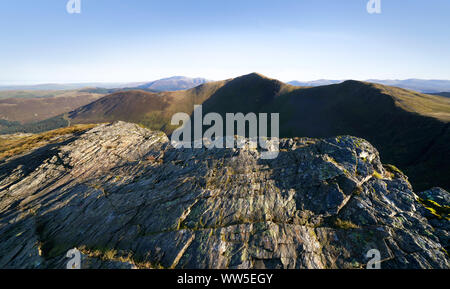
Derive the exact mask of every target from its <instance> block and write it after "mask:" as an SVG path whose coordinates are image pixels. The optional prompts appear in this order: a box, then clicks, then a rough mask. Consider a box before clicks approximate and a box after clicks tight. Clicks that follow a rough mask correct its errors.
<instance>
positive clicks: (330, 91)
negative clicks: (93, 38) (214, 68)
mask: <svg viewBox="0 0 450 289" xmlns="http://www.w3.org/2000/svg"><path fill="white" fill-rule="evenodd" d="M150 87H151V86H150ZM195 104H203V112H204V113H205V114H206V113H208V112H217V113H220V114H223V115H224V114H225V113H228V112H229V113H237V112H243V113H248V112H255V113H259V112H268V113H270V112H277V113H280V136H281V137H305V136H306V137H320V138H322V137H332V136H338V135H352V136H357V137H361V138H364V139H367V140H369V141H370V142H371V143H372V144H374V146H375V147H377V148H378V149H379V150H380V153H381V157H382V160H383V161H384V162H387V163H392V164H394V165H396V166H398V167H400V168H401V169H402V170H405V172H406V173H407V175H408V176H410V177H411V181H412V183H413V185H414V186H415V188H416V189H418V190H423V189H428V188H430V187H433V186H441V187H443V188H445V189H449V188H450V179H449V178H448V172H449V171H450V164H449V163H448V161H447V160H448V158H449V157H450V148H449V146H448V143H450V131H449V121H450V98H447V97H442V96H434V95H429V94H421V93H418V92H414V91H410V90H406V89H402V88H397V87H391V86H384V85H380V84H373V83H368V82H360V81H345V82H342V83H339V84H332V85H326V86H318V87H307V88H305V87H297V86H292V85H289V84H286V83H283V82H280V81H278V80H275V79H270V78H267V77H265V76H263V75H260V74H257V73H252V74H249V75H245V76H242V77H238V78H235V79H229V80H224V81H215V82H207V83H204V84H202V85H200V86H197V87H195V88H191V89H188V90H181V91H164V92H149V91H144V90H126V91H118V92H114V93H112V94H109V95H107V96H105V97H102V98H100V99H98V100H96V101H94V102H92V103H89V104H87V105H85V106H82V107H80V108H77V109H75V110H73V111H71V112H69V113H67V114H65V115H60V116H58V117H53V118H50V119H48V120H44V121H41V122H38V123H35V124H28V125H26V126H22V127H18V126H17V124H14V123H13V124H11V123H9V124H8V123H3V130H2V128H1V127H2V124H0V132H3V133H5V132H8V131H9V132H14V131H21V132H37V131H42V130H48V129H51V128H57V127H63V126H67V125H69V124H78V123H79V124H82V123H104V122H113V121H117V120H122V121H127V122H134V123H138V124H141V125H143V126H145V127H148V128H150V129H152V130H162V131H164V132H166V133H167V134H170V133H171V132H172V131H173V130H174V129H175V127H172V126H171V125H170V120H171V117H172V115H173V114H174V113H176V112H186V113H192V110H193V107H194V105H195Z"/></svg>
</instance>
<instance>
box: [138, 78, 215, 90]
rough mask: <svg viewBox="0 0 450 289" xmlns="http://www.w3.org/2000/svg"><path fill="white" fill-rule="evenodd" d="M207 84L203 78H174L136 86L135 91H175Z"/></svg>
mask: <svg viewBox="0 0 450 289" xmlns="http://www.w3.org/2000/svg"><path fill="white" fill-rule="evenodd" d="M207 82H208V80H206V79H204V78H189V77H184V76H174V77H169V78H163V79H160V80H156V81H152V82H149V83H145V84H142V85H140V86H138V87H137V89H151V90H157V91H176V90H186V89H191V88H194V87H196V86H199V85H202V84H205V83H207Z"/></svg>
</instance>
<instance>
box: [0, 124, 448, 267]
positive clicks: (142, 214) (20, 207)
mask: <svg viewBox="0 0 450 289" xmlns="http://www.w3.org/2000/svg"><path fill="white" fill-rule="evenodd" d="M280 150H281V151H280V154H279V157H278V158H276V159H274V160H260V159H259V158H258V156H259V155H260V153H261V152H259V151H257V150H252V149H249V148H247V147H246V148H243V149H212V150H207V149H175V148H174V147H172V146H171V145H170V143H169V140H168V138H167V137H166V136H165V135H164V134H162V133H160V132H151V131H149V130H146V129H143V128H141V127H139V126H137V125H134V124H129V123H123V122H117V123H114V124H112V125H100V126H98V127H96V128H94V129H92V130H90V131H88V132H86V133H84V134H82V135H80V136H76V137H73V138H67V139H65V140H64V141H62V142H61V143H59V144H56V145H48V146H47V147H44V148H41V149H38V150H35V151H33V152H30V153H28V154H26V155H23V156H18V157H15V158H12V159H9V160H7V161H5V162H3V163H2V164H1V165H0V268H65V266H66V262H67V258H66V257H65V255H66V252H67V251H68V250H70V249H72V248H74V247H76V248H78V249H79V250H80V251H81V252H82V253H83V258H82V259H83V261H82V262H83V268H131V267H133V266H136V267H138V268H161V267H162V268H363V267H364V266H365V264H366V263H367V261H368V260H367V258H366V253H367V252H368V251H369V250H371V249H378V250H379V251H380V253H381V258H382V263H381V266H382V268H449V267H450V262H449V256H448V254H447V253H446V252H445V250H444V247H448V243H446V242H448V237H447V239H445V236H448V220H447V219H445V217H444V218H441V219H440V220H439V221H440V222H442V223H443V224H446V225H442V226H441V227H439V228H437V227H436V226H434V225H432V223H431V221H432V219H431V218H428V219H427V217H426V214H427V212H429V208H428V209H427V208H426V207H425V205H424V204H423V203H422V202H420V199H419V198H418V196H416V195H415V194H414V192H413V191H412V188H411V186H410V184H409V182H408V180H407V178H406V177H405V176H404V175H403V174H402V173H401V172H399V171H396V170H392V169H391V168H390V167H389V166H383V165H382V164H381V162H380V157H379V155H378V152H377V150H376V149H375V148H373V147H372V146H371V145H370V144H369V143H368V142H366V141H365V140H362V139H358V138H355V137H350V136H344V137H338V138H331V139H324V140H317V139H308V138H301V139H286V140H281V144H280ZM441 193H442V192H440V193H439V194H438V195H441ZM442 195H443V196H448V193H447V195H446V194H444V193H442ZM435 217H436V218H438V217H437V216H435ZM438 229H439V230H440V231H439V232H438V231H437V230H438ZM445 234H447V235H445ZM443 236H444V237H443Z"/></svg>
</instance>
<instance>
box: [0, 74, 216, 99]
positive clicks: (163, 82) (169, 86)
mask: <svg viewBox="0 0 450 289" xmlns="http://www.w3.org/2000/svg"><path fill="white" fill-rule="evenodd" d="M206 82H208V80H206V79H204V78H189V77H184V76H174V77H169V78H163V79H159V80H155V81H150V82H133V83H102V82H93V83H68V84H37V85H17V86H14V85H10V86H0V91H11V90H19V91H43V90H44V91H45V90H75V89H81V88H97V89H110V90H114V89H115V90H120V89H130V88H133V89H145V90H150V91H176V90H184V89H189V88H193V87H196V86H199V85H201V84H203V83H206ZM0 97H1V95H0Z"/></svg>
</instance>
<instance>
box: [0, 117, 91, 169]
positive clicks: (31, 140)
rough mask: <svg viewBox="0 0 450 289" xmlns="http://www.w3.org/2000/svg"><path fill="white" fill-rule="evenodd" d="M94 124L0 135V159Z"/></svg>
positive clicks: (82, 130) (83, 129) (76, 132)
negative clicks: (33, 132)
mask: <svg viewBox="0 0 450 289" xmlns="http://www.w3.org/2000/svg"><path fill="white" fill-rule="evenodd" d="M95 126H96V125H94V124H86V125H75V126H71V127H66V128H60V129H56V130H52V131H48V132H43V133H40V134H36V135H22V134H18V135H7V136H0V161H1V160H2V159H5V158H9V157H12V156H16V155H20V154H23V153H27V152H29V151H31V150H33V149H35V148H38V147H42V146H44V145H47V144H50V143H54V142H57V141H59V140H60V138H61V137H63V136H66V135H71V134H78V133H81V132H84V131H86V130H89V129H91V128H93V127H95Z"/></svg>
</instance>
